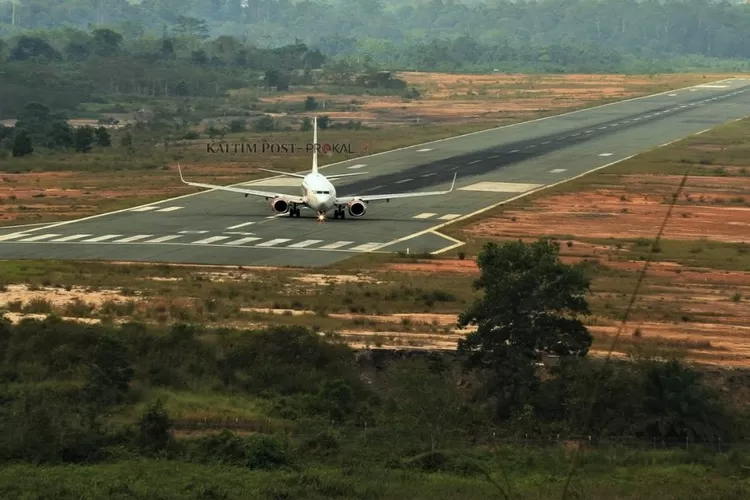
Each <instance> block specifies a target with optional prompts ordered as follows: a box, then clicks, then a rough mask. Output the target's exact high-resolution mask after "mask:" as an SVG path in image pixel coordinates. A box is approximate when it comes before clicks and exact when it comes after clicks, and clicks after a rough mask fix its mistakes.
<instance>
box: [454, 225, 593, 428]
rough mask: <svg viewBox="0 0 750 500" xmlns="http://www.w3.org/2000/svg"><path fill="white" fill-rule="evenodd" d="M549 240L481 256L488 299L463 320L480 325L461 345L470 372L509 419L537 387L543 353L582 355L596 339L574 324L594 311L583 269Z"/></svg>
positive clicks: (490, 248)
mask: <svg viewBox="0 0 750 500" xmlns="http://www.w3.org/2000/svg"><path fill="white" fill-rule="evenodd" d="M559 251H560V246H559V244H558V243H556V242H552V241H549V240H545V239H542V240H539V241H536V242H534V243H531V244H527V243H523V242H521V241H515V242H509V243H505V244H503V245H497V244H495V243H488V244H487V245H485V247H484V249H483V251H482V252H481V253H480V254H479V256H478V257H477V264H478V266H479V270H480V277H479V278H478V279H477V280H476V281H475V283H474V286H475V288H476V289H478V290H482V291H483V292H484V295H483V296H482V297H481V298H478V299H476V300H475V301H474V303H473V304H472V305H471V306H469V308H468V309H467V310H466V311H464V312H463V313H462V314H461V315H460V316H459V319H458V326H459V327H460V328H466V327H468V326H470V325H473V326H476V331H475V332H473V333H470V334H469V335H467V337H466V338H465V339H462V340H461V341H460V342H459V345H458V350H459V352H460V353H461V354H464V355H466V366H467V368H470V369H476V370H478V372H479V373H480V374H481V376H482V379H483V381H484V384H483V387H484V389H485V390H486V391H487V392H486V395H487V397H489V398H491V399H494V400H495V401H496V404H497V415H498V416H499V417H507V416H509V415H510V414H511V413H512V412H513V411H514V410H518V409H519V408H521V407H522V406H523V404H524V403H525V402H526V401H527V400H528V396H529V392H530V391H532V390H534V389H535V388H536V387H537V386H538V378H537V375H536V364H537V363H538V362H539V361H540V360H541V357H542V355H543V354H544V353H548V354H555V355H561V356H585V355H586V354H587V352H588V349H589V347H590V346H591V343H592V340H593V337H592V336H591V333H590V332H589V331H588V329H587V328H586V326H585V325H584V324H583V323H582V322H581V320H580V319H579V318H578V317H577V316H578V315H580V314H587V313H588V312H589V308H588V303H587V301H586V294H587V293H588V292H589V290H590V280H589V278H588V277H587V275H586V273H585V270H584V267H583V266H582V265H580V264H579V265H575V266H571V265H567V264H565V263H563V262H562V261H561V260H560V258H559Z"/></svg>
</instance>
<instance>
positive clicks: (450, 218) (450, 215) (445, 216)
mask: <svg viewBox="0 0 750 500" xmlns="http://www.w3.org/2000/svg"><path fill="white" fill-rule="evenodd" d="M456 217H461V214H445V215H443V216H442V217H438V219H439V220H453V219H455V218H456Z"/></svg>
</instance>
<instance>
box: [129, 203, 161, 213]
mask: <svg viewBox="0 0 750 500" xmlns="http://www.w3.org/2000/svg"><path fill="white" fill-rule="evenodd" d="M155 208H160V207H159V206H158V205H154V206H149V207H137V208H132V209H131V210H130V211H131V212H147V211H148V210H153V209H155Z"/></svg>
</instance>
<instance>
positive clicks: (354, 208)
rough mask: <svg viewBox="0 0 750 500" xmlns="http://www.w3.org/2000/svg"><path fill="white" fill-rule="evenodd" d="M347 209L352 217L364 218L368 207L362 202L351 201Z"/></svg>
mask: <svg viewBox="0 0 750 500" xmlns="http://www.w3.org/2000/svg"><path fill="white" fill-rule="evenodd" d="M346 208H347V210H348V211H349V215H351V216H352V217H362V216H363V215H365V212H367V205H366V204H365V203H364V202H363V201H362V200H354V201H351V202H349V204H348V205H347V207H346Z"/></svg>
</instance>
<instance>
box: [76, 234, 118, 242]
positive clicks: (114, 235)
mask: <svg viewBox="0 0 750 500" xmlns="http://www.w3.org/2000/svg"><path fill="white" fill-rule="evenodd" d="M118 236H122V235H121V234H105V235H104V236H97V237H96V238H89V239H87V240H83V241H84V242H86V243H97V242H99V241H104V240H111V239H112V238H117V237H118Z"/></svg>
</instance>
